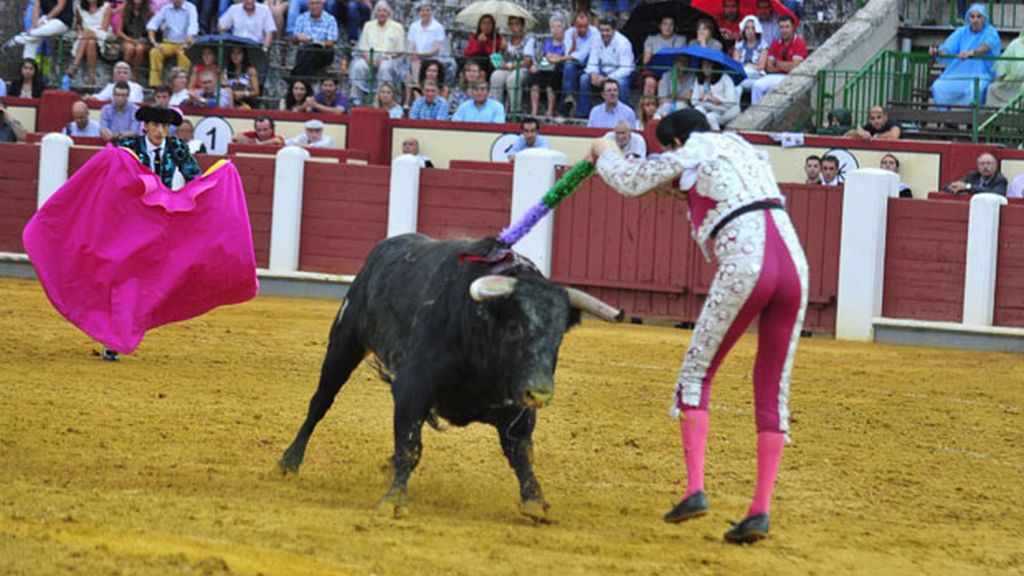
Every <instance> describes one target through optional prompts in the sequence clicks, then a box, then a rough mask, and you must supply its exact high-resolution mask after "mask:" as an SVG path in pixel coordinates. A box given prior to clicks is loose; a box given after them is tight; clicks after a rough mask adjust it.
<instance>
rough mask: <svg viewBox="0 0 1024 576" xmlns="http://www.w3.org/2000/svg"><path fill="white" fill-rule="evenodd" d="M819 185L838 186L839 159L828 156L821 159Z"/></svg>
mask: <svg viewBox="0 0 1024 576" xmlns="http://www.w3.org/2000/svg"><path fill="white" fill-rule="evenodd" d="M821 184H822V185H823V186H839V185H840V184H842V181H841V180H839V159H838V158H836V157H835V156H832V155H828V156H823V157H822V158H821Z"/></svg>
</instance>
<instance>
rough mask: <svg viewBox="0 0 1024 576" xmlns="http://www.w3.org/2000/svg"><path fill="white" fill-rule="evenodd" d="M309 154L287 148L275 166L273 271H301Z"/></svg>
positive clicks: (271, 240) (271, 258) (271, 246)
mask: <svg viewBox="0 0 1024 576" xmlns="http://www.w3.org/2000/svg"><path fill="white" fill-rule="evenodd" d="M308 158H309V152H307V151H306V150H303V149H302V148H299V147H298V146H285V147H284V148H282V149H281V150H280V151H279V152H278V153H277V160H276V162H275V164H274V212H273V215H272V217H271V218H272V219H271V223H270V262H269V268H270V270H273V271H276V272H294V271H296V270H298V269H299V238H300V235H301V233H302V188H303V185H304V180H305V165H306V160H307V159H308Z"/></svg>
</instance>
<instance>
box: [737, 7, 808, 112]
mask: <svg viewBox="0 0 1024 576" xmlns="http://www.w3.org/2000/svg"><path fill="white" fill-rule="evenodd" d="M758 4H759V5H760V2H759V3H758ZM761 26H762V27H763V26H764V22H762V23H761ZM804 58H807V44H806V43H804V39H803V38H801V37H800V36H798V35H797V33H796V29H795V27H794V25H793V18H792V17H791V16H789V15H788V14H784V15H782V17H780V18H779V37H778V39H776V40H775V41H774V42H772V44H771V47H769V48H768V64H767V67H766V69H765V70H766V72H767V74H766V75H765V76H764V77H762V78H760V79H758V80H757V81H756V82H754V87H753V89H752V90H751V93H750V103H751V104H757V103H758V102H760V101H761V98H763V97H764V95H765V94H767V93H768V92H770V91H771V90H772V89H773V88H775V87H776V86H778V85H779V83H780V82H782V81H783V80H785V79H786V75H787V74H789V73H790V71H792V70H793V69H794V68H796V67H797V66H799V65H800V63H801V62H803V61H804Z"/></svg>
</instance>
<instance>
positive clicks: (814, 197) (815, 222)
mask: <svg viewBox="0 0 1024 576" xmlns="http://www.w3.org/2000/svg"><path fill="white" fill-rule="evenodd" d="M781 188H782V193H783V194H785V196H786V207H787V211H788V212H789V217H790V219H791V220H792V221H793V227H794V228H796V232H797V235H798V236H800V243H801V244H802V245H803V247H804V253H805V254H806V255H807V266H808V276H809V278H808V295H807V316H806V318H805V320H804V327H805V329H807V330H812V331H815V332H829V333H831V332H834V331H835V328H836V295H837V293H838V289H839V242H840V237H841V234H842V227H843V226H842V224H843V194H844V189H843V187H832V186H807V185H804V184H783V185H782V186H781Z"/></svg>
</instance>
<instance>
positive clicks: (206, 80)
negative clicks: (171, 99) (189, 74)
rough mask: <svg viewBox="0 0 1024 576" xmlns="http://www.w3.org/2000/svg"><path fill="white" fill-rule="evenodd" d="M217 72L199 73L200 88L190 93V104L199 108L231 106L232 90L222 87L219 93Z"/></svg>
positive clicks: (206, 71)
mask: <svg viewBox="0 0 1024 576" xmlns="http://www.w3.org/2000/svg"><path fill="white" fill-rule="evenodd" d="M217 91H218V86H217V74H216V73H215V72H214V71H213V70H204V71H203V72H200V73H199V90H193V91H192V92H190V93H189V100H188V105H189V106H195V107H197V108H231V90H228V89H227V88H222V89H220V94H218V93H217Z"/></svg>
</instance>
